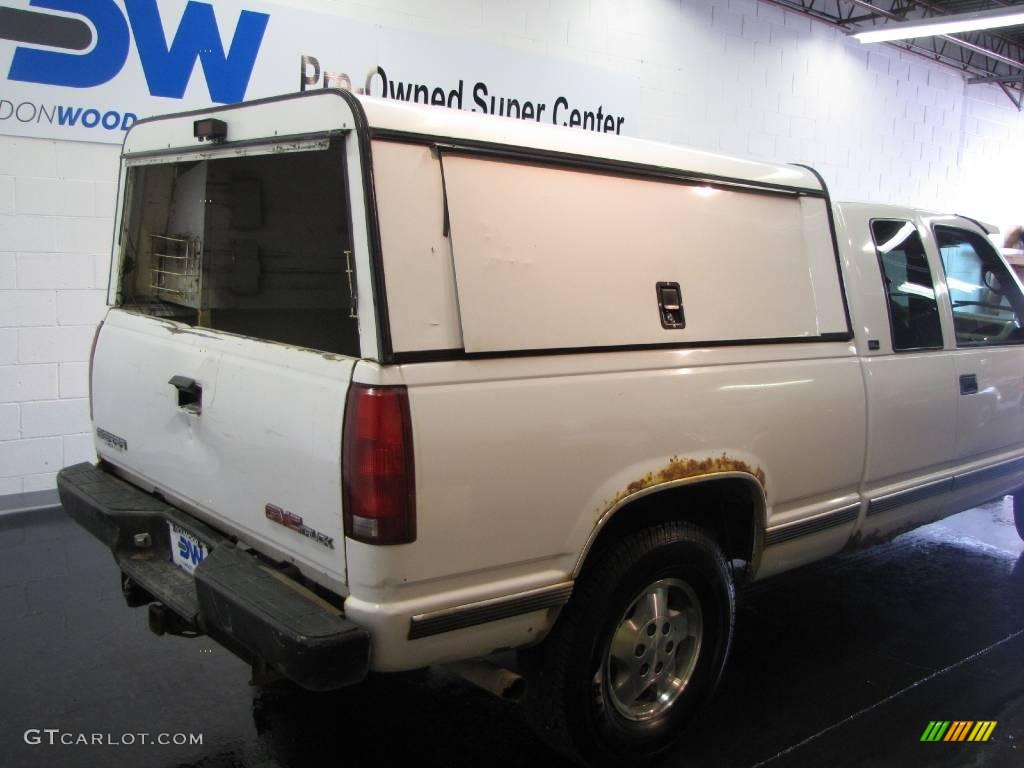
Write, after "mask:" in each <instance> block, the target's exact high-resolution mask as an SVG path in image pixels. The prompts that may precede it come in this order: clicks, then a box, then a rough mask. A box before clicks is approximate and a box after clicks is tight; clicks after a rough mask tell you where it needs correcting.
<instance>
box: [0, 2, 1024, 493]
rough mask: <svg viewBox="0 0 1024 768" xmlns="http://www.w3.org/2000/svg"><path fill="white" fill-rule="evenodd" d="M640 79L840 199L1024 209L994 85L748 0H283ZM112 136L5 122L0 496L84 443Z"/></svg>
mask: <svg viewBox="0 0 1024 768" xmlns="http://www.w3.org/2000/svg"><path fill="white" fill-rule="evenodd" d="M291 4H292V5H296V6H303V7H307V8H314V9H318V10H324V11H328V12H335V13H339V14H342V15H345V16H349V17H352V18H358V19H362V20H364V21H369V22H372V23H375V24H380V25H384V26H389V27H395V28H401V29H409V30H422V31H429V32H432V33H439V34H445V35H451V36H454V37H458V38H462V39H466V40H472V41H478V42H482V43H484V44H488V45H495V46H502V47H505V48H510V49H513V50H518V51H521V52H522V53H523V54H524V56H529V55H530V54H542V55H545V56H551V57H556V58H562V59H565V60H569V61H576V62H582V63H586V64H590V65H594V66H598V67H603V68H605V69H608V70H612V71H617V72H623V73H626V74H630V75H636V76H638V77H639V78H640V82H641V93H640V97H641V100H640V103H641V109H640V114H639V115H637V116H636V118H637V120H636V123H635V124H634V126H633V127H632V130H631V133H632V134H633V135H637V136H642V137H645V138H651V139H658V140H662V141H668V142H673V143H677V144H688V145H692V146H696V147H699V148H704V149H709V150H717V151H724V152H727V153H732V154H740V155H749V156H753V157H757V158H764V159H771V160H783V161H797V162H804V163H809V164H811V165H814V166H815V167H816V168H817V169H818V170H819V171H821V172H822V173H823V174H824V176H825V178H826V180H827V181H828V183H829V185H830V187H831V189H832V192H833V195H834V196H835V197H836V198H838V199H861V200H870V201H880V202H899V203H906V204H911V205H917V206H925V207H933V208H938V209H943V210H950V211H956V212H960V213H967V214H969V215H974V216H978V217H980V218H984V219H987V220H991V221H994V222H996V223H998V224H1001V225H1003V226H1007V225H1010V224H1012V223H1018V222H1020V221H1021V220H1022V219H1024V204H1022V202H1021V196H1020V193H1019V189H1020V180H1021V179H1024V117H1022V115H1021V113H1019V112H1017V110H1016V109H1015V108H1013V107H1012V106H1011V105H1010V102H1009V100H1007V99H1006V97H1005V96H1004V95H1003V94H1002V93H1001V92H1000V91H999V90H998V89H997V88H992V87H984V86H971V87H970V88H968V87H967V86H966V85H965V83H964V80H963V78H962V77H961V76H960V75H959V74H958V73H956V72H954V71H952V70H950V69H948V68H945V67H942V66H939V65H937V64H932V63H929V62H927V61H925V60H923V59H921V58H919V57H915V56H910V55H908V54H904V53H901V52H899V51H898V50H896V49H895V48H892V47H890V46H862V45H860V44H859V43H857V42H855V41H850V40H847V39H846V38H845V37H844V36H843V35H842V34H841V33H840V32H838V31H836V30H834V29H832V28H831V27H829V26H827V25H824V24H819V23H814V22H811V21H810V20H809V19H807V18H805V17H802V16H799V15H795V14H791V13H787V12H785V11H782V10H780V9H779V8H778V7H776V6H773V5H770V4H768V3H764V2H759V1H758V0H634V2H630V3H623V2H619V1H616V0H432V1H431V2H424V1H423V0H363V2H351V1H349V0H293V2H292V3H291ZM116 177H117V147H115V146H112V145H96V144H80V143H71V142H55V141H44V140H38V139H20V138H19V139H14V138H11V137H6V136H0V496H3V495H5V494H13V493H19V492H23V491H25V492H28V491H36V490H46V489H49V488H52V487H53V484H54V474H55V473H56V471H57V469H59V468H60V467H61V466H63V465H67V464H73V463H75V462H78V461H82V460H84V459H87V458H89V457H90V456H91V453H92V448H91V442H90V439H89V436H88V433H87V430H88V405H87V402H86V396H87V373H86V368H87V363H86V361H87V358H88V353H89V342H90V340H91V337H92V327H93V326H94V324H95V323H96V321H97V320H98V318H99V317H100V315H101V313H102V308H103V295H104V290H103V289H104V288H105V287H106V279H107V278H106V260H107V258H108V242H109V239H110V234H111V229H112V226H113V225H112V216H113V204H114V195H115V190H114V184H115V181H116Z"/></svg>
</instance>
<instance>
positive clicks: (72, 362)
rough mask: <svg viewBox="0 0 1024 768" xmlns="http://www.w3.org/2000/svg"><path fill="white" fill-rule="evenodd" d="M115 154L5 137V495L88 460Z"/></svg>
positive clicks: (1, 304)
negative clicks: (92, 348)
mask: <svg viewBox="0 0 1024 768" xmlns="http://www.w3.org/2000/svg"><path fill="white" fill-rule="evenodd" d="M117 154H118V148H117V147H115V146H104V145H92V144H79V143H71V142H54V141H44V140H39V139H24V138H12V137H9V136H3V137H0V495H6V494H11V493H21V492H31V491H39V490H49V489H51V488H53V487H54V482H55V477H56V472H57V470H58V469H60V467H61V466H64V465H67V464H71V463H75V462H77V461H83V460H85V459H86V458H88V456H89V452H90V451H91V444H90V441H89V435H88V432H89V405H88V401H87V399H86V398H87V396H88V382H87V367H88V363H87V362H85V361H86V360H88V355H89V344H90V342H91V341H92V334H93V329H94V328H95V326H96V323H97V322H98V321H99V319H100V318H101V317H102V313H103V309H104V302H105V295H106V267H105V265H106V262H107V258H108V255H107V254H108V252H109V251H108V249H109V245H108V243H109V239H110V233H111V230H112V228H113V199H114V196H115V191H114V189H115V185H116V180H117Z"/></svg>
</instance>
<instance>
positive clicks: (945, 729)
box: [921, 720, 996, 741]
mask: <svg viewBox="0 0 1024 768" xmlns="http://www.w3.org/2000/svg"><path fill="white" fill-rule="evenodd" d="M995 729H996V721H995V720H978V721H977V722H975V721H973V720H954V721H953V722H950V721H949V720H932V721H931V722H930V723H928V727H927V728H925V729H924V733H923V734H921V741H988V737H989V736H991V735H992V731H994V730H995Z"/></svg>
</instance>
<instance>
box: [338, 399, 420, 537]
mask: <svg viewBox="0 0 1024 768" xmlns="http://www.w3.org/2000/svg"><path fill="white" fill-rule="evenodd" d="M341 486H342V493H343V495H344V504H345V535H346V536H348V537H349V538H352V539H355V540H356V541H363V542H366V543H367V544H407V543H409V542H411V541H415V540H416V482H415V474H414V472H413V455H412V420H411V418H410V416H409V394H408V392H407V390H406V388H405V387H370V386H366V385H364V384H356V383H353V384H352V385H351V387H350V388H349V391H348V402H347V403H346V406H345V430H344V437H343V439H342V449H341Z"/></svg>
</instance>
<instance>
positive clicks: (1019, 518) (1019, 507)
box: [1013, 491, 1024, 539]
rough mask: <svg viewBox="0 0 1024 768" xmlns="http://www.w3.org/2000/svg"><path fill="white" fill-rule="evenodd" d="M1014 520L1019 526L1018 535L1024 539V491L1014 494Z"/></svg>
mask: <svg viewBox="0 0 1024 768" xmlns="http://www.w3.org/2000/svg"><path fill="white" fill-rule="evenodd" d="M1013 522H1014V523H1015V524H1016V526H1017V535H1018V536H1020V537H1021V538H1022V539H1024V491H1018V492H1017V493H1015V494H1013Z"/></svg>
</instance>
